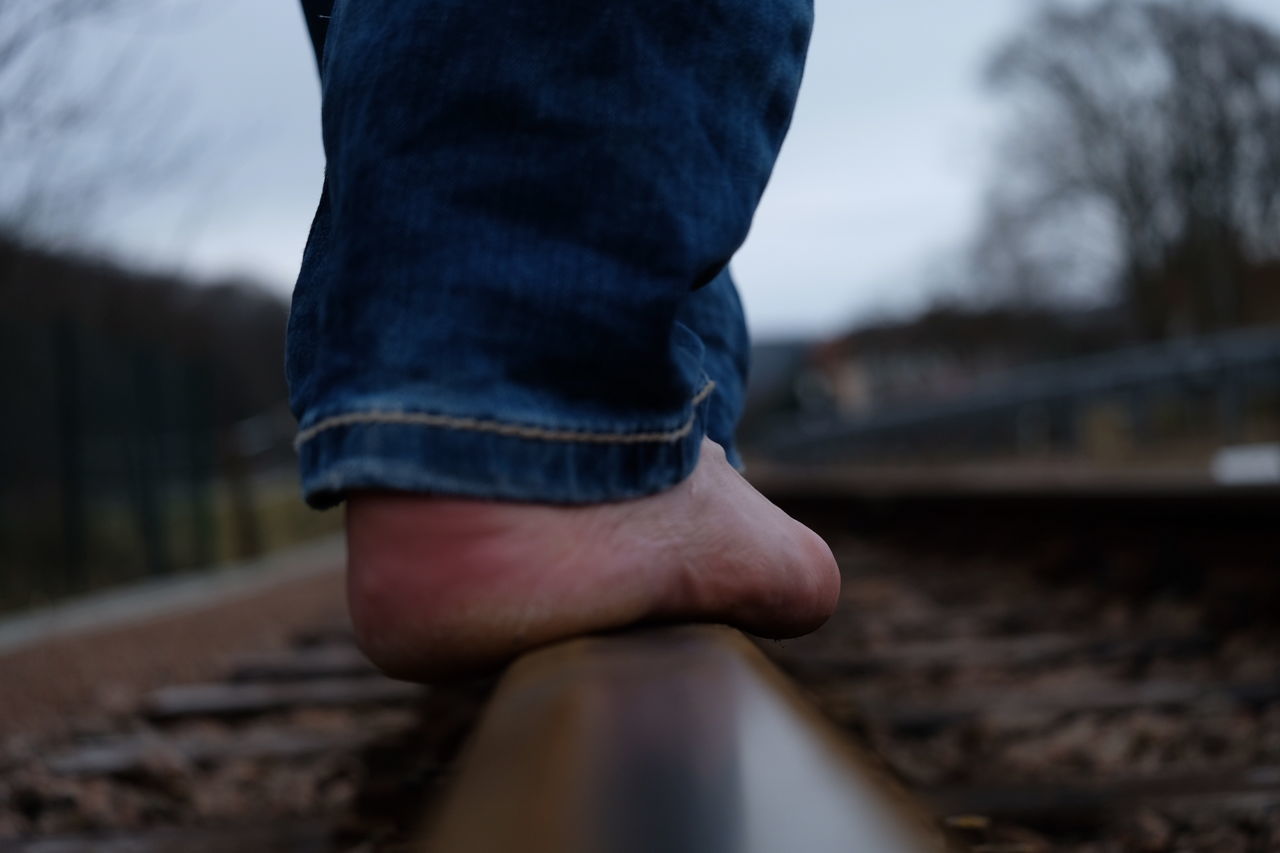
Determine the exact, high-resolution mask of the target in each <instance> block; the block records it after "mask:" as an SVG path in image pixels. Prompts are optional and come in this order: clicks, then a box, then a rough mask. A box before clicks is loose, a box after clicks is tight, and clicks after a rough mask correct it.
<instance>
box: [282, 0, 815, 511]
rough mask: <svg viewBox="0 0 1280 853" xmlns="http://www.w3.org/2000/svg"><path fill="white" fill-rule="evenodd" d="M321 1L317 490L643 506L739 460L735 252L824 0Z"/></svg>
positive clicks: (312, 281)
mask: <svg viewBox="0 0 1280 853" xmlns="http://www.w3.org/2000/svg"><path fill="white" fill-rule="evenodd" d="M327 5H328V4H327V3H325V2H324V0H304V7H305V8H306V11H307V13H308V23H309V24H310V25H311V31H312V35H313V38H314V39H315V45H316V50H317V56H318V58H319V60H320V76H321V84H322V91H323V111H322V128H323V135H324V145H325V153H326V157H327V170H326V179H325V187H324V190H323V193H322V198H321V201H320V206H319V210H318V211H317V213H316V217H315V221H314V223H313V225H312V229H311V233H310V237H309V239H308V243H307V247H306V250H305V253H304V256H303V260H302V269H301V273H300V275H299V278H298V283H297V287H296V289H295V292H294V297H293V306H292V312H291V316H290V320H289V338H288V355H287V371H288V378H289V385H290V399H291V404H292V407H293V410H294V414H295V415H296V416H297V417H298V420H299V433H298V440H297V446H298V451H299V454H300V463H301V470H302V482H303V490H304V493H305V495H306V498H307V500H308V501H309V502H310V503H312V504H313V505H315V506H328V505H332V504H334V503H337V502H338V501H340V500H341V499H342V497H343V496H344V494H345V493H347V492H348V491H350V490H353V489H394V490H404V491H412V492H423V493H434V494H442V495H455V496H471V497H476V498H484V499H498V500H516V501H538V502H552V503H567V504H573V503H596V502H602V501H611V500H619V499H625V498H632V497H638V496H642V495H647V494H652V493H654V492H658V491H661V490H663V489H666V488H668V487H670V486H672V485H674V484H675V483H677V482H679V481H680V480H681V479H683V478H684V477H686V476H687V475H688V474H689V473H690V472H691V471H692V469H693V466H694V465H695V464H696V463H697V459H698V454H699V448H700V446H701V441H702V438H703V436H704V435H706V436H709V437H710V438H712V439H713V440H715V441H716V442H718V443H719V444H721V445H723V446H724V447H725V448H726V451H727V452H728V453H729V454H730V460H731V461H733V462H735V463H737V462H738V459H737V452H736V450H735V449H734V445H733V430H734V425H735V423H736V421H737V419H738V416H739V414H740V412H741V408H742V400H743V392H744V388H745V382H746V371H747V354H748V353H747V349H748V338H747V332H746V327H745V323H744V320H743V314H742V307H741V304H740V303H739V300H738V296H737V293H736V291H735V288H734V285H733V282H732V281H731V279H730V277H729V273H728V263H729V259H730V258H731V257H732V255H733V254H734V252H735V251H736V250H737V249H738V247H739V246H740V245H741V244H742V241H743V240H744V239H745V238H746V235H747V230H748V227H749V226H750V223H751V218H752V216H753V214H754V212H755V208H756V205H757V203H758V202H759V199H760V195H761V193H762V192H763V191H764V187H765V184H766V182H767V180H768V178H769V174H770V172H771V170H772V168H773V164H774V160H775V158H776V157H777V154H778V149H779V146H780V145H781V144H782V139H783V136H784V135H785V133H786V130H787V127H788V125H789V123H790V121H791V113H792V108H793V106H794V102H795V96H796V91H797V89H798V87H799V83H800V77H801V72H802V69H803V65H804V56H805V52H806V49H807V45H808V39H809V32H810V28H811V24H812V3H811V0H589V2H588V0H518V2H511V0H337V2H336V3H333V4H332V9H331V10H330V9H328V8H326V7H327ZM330 15H331V17H329V16H330ZM326 24H327V27H326ZM326 29H327V32H326Z"/></svg>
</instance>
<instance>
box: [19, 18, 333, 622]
mask: <svg viewBox="0 0 1280 853" xmlns="http://www.w3.org/2000/svg"><path fill="white" fill-rule="evenodd" d="M198 10H199V6H198V4H194V3H191V2H189V0H3V2H0V159H2V160H3V162H4V163H5V168H4V169H3V170H0V299H2V300H3V303H2V304H3V305H4V311H3V312H0V365H3V366H2V367H0V400H2V401H3V403H2V404H0V405H2V409H0V410H2V411H3V415H4V416H3V418H0V611H3V610H7V609H13V608H17V607H22V606H25V605H30V604H36V603H39V602H41V601H46V600H50V599H54V598H58V597H62V596H65V595H70V594H75V593H79V592H84V591H87V590H90V589H94V588H96V587H101V586H106V585H110V584H115V583H119V582H121V581H126V580H129V579H132V578H139V577H143V576H153V575H162V574H165V573H168V572H172V571H176V570H180V569H184V568H188V567H196V566H205V565H210V564H214V563H217V562H220V561H223V560H228V559H237V558H244V557H249V556H252V555H255V554H258V553H260V552H262V551H264V550H266V549H269V548H271V547H273V546H278V545H281V544H284V543H287V542H291V541H295V540H298V539H302V538H306V537H310V536H314V535H316V533H317V532H318V531H320V530H322V529H327V528H328V527H330V526H331V525H332V523H333V522H332V520H331V519H328V518H324V517H321V516H317V515H316V514H314V513H309V512H308V511H307V510H306V509H305V507H303V505H302V503H301V500H300V499H299V497H298V492H297V486H296V482H295V480H294V476H293V466H294V457H293V453H292V450H291V448H290V441H291V438H292V433H293V421H292V418H291V416H290V415H289V413H288V410H287V407H286V401H285V387H284V380H283V337H284V326H285V319H286V313H287V308H286V306H285V304H284V300H283V299H282V298H281V297H280V296H278V295H276V294H272V293H269V292H267V291H265V290H263V289H262V288H261V287H258V286H256V285H255V284H253V283H251V282H247V281H223V282H213V283H209V282H202V283H196V282H192V281H188V280H185V279H184V278H182V277H181V276H178V275H163V274H152V273H142V272H138V271H136V270H134V269H131V268H129V267H128V266H127V265H122V262H121V263H117V262H111V261H108V260H105V259H104V258H105V257H106V255H104V254H103V252H102V251H101V250H95V249H93V248H90V247H92V246H95V245H97V246H104V245H109V244H110V240H107V239H104V238H103V236H102V234H103V232H102V230H101V229H97V230H96V231H95V227H96V226H99V225H101V224H103V223H110V222H111V221H112V220H113V218H114V217H115V216H116V214H117V213H125V214H126V215H127V214H128V212H130V211H132V210H133V209H134V208H136V207H138V206H140V205H145V204H146V203H147V201H148V199H150V198H152V197H153V196H154V195H155V194H156V193H162V192H172V191H173V188H174V187H181V186H184V185H185V184H184V183H183V181H184V179H186V178H187V177H188V176H189V175H190V174H192V173H194V172H198V171H199V168H200V167H201V162H200V158H201V157H202V156H204V154H205V153H206V151H207V150H208V149H207V142H206V140H207V135H192V134H191V133H189V132H188V131H187V130H184V128H187V127H188V119H190V118H192V117H193V116H197V115H198V112H199V109H200V105H199V104H198V103H188V101H187V99H186V98H185V96H184V93H182V92H179V91H175V90H173V89H172V88H171V87H170V86H169V84H168V81H167V78H166V77H164V76H157V75H156V73H155V69H154V67H151V68H149V67H148V66H147V64H146V62H145V53H146V51H145V45H146V38H147V37H148V36H149V35H151V34H162V33H163V31H164V29H165V27H168V26H192V25H198V17H196V16H197V15H198ZM199 204H200V199H199V198H198V197H194V193H193V198H192V199H191V205H192V209H193V210H195V211H198V210H199ZM179 216H181V213H180V212H179Z"/></svg>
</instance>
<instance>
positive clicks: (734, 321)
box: [679, 269, 751, 468]
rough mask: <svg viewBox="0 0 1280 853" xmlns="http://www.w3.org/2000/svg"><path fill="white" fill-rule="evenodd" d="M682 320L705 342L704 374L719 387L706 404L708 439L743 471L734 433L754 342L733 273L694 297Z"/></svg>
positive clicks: (683, 308)
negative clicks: (748, 329)
mask: <svg viewBox="0 0 1280 853" xmlns="http://www.w3.org/2000/svg"><path fill="white" fill-rule="evenodd" d="M679 317H680V320H679V321H680V322H681V323H683V324H684V325H686V326H688V327H689V329H690V330H691V331H692V332H693V333H694V334H696V335H697V336H698V338H699V340H701V341H702V346H703V357H702V365H703V369H705V370H706V372H707V375H708V376H710V377H711V379H712V381H713V382H715V383H716V391H715V393H714V394H712V395H711V398H710V399H708V400H707V415H706V421H705V424H706V434H707V437H708V438H710V439H711V440H712V441H714V442H716V443H717V444H719V445H720V446H721V447H723V448H724V451H725V453H726V454H727V455H728V457H729V462H730V463H732V464H733V466H734V467H736V468H741V467H742V457H741V456H740V455H739V454H738V449H737V445H736V443H735V441H734V433H735V432H736V431H737V428H738V419H739V418H740V417H742V407H743V404H744V402H745V398H746V391H747V370H748V367H749V363H750V356H751V339H750V338H749V337H748V335H747V320H746V317H745V316H744V315H743V313H742V302H741V300H740V299H739V298H738V289H737V287H735V286H734V283H733V279H732V278H731V277H730V275H729V271H728V270H727V269H726V270H724V271H723V272H721V273H720V275H718V276H716V278H715V279H714V280H713V281H712V282H711V283H710V284H708V285H707V286H706V287H702V288H699V289H698V290H695V291H694V292H693V293H691V294H690V295H689V298H688V299H686V300H685V301H684V305H683V306H681V308H680V315H679Z"/></svg>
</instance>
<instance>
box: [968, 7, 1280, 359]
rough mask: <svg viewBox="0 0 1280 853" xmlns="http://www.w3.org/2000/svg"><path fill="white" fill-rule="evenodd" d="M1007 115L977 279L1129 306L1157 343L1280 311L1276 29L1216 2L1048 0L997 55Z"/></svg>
mask: <svg viewBox="0 0 1280 853" xmlns="http://www.w3.org/2000/svg"><path fill="white" fill-rule="evenodd" d="M986 81H987V83H988V85H989V86H990V88H991V90H992V92H993V94H995V95H997V96H999V97H1001V98H1003V99H1005V101H1006V103H1008V104H1009V106H1010V108H1011V111H1010V115H1009V122H1008V127H1007V130H1006V132H1005V135H1004V139H1003V143H1002V146H1001V148H1000V149H999V151H998V159H997V162H996V168H995V170H994V172H993V174H992V175H991V178H990V190H989V193H988V198H987V206H986V213H985V219H984V222H983V224H982V225H981V227H980V229H979V231H978V233H977V234H976V236H975V238H974V240H973V244H972V247H971V250H970V252H971V254H970V268H969V273H968V274H969V276H970V278H971V285H972V290H973V292H975V293H976V294H978V295H987V296H989V297H994V298H997V299H1002V300H1004V301H1007V302H1013V303H1020V304H1024V305H1046V304H1053V303H1055V302H1056V303H1064V302H1067V303H1069V302H1071V301H1073V300H1079V299H1080V298H1081V297H1085V298H1091V299H1092V300H1094V301H1095V302H1096V301H1099V300H1102V301H1106V302H1109V303H1111V304H1113V305H1115V306H1117V307H1118V308H1120V309H1121V310H1122V311H1123V313H1124V315H1125V320H1126V321H1127V324H1128V333H1129V335H1130V337H1131V338H1133V339H1135V340H1142V341H1153V340H1160V339H1167V338H1172V337H1178V336H1185V335H1203V334H1210V333H1214V332H1220V331H1224V330H1228V329H1233V328H1238V327H1240V326H1246V325H1257V324H1259V323H1276V322H1280V34H1277V32H1276V31H1275V30H1274V29H1272V28H1271V27H1269V26H1268V25H1267V24H1265V23H1264V22H1262V21H1258V20H1254V19H1252V18H1251V17H1250V16H1248V15H1246V14H1244V13H1241V12H1239V11H1236V10H1234V9H1233V8H1232V7H1231V6H1229V5H1227V4H1224V3H1220V2H1213V0H1101V2H1093V3H1090V4H1087V5H1084V6H1081V5H1080V4H1071V5H1065V4H1049V5H1047V6H1045V7H1043V8H1042V9H1041V11H1040V12H1038V13H1037V14H1036V15H1035V16H1033V17H1032V18H1031V19H1030V21H1029V22H1028V23H1027V25H1026V26H1025V27H1024V28H1023V29H1022V30H1021V31H1020V32H1019V33H1017V34H1016V35H1015V36H1014V37H1012V38H1011V39H1009V40H1008V41H1007V43H1005V44H1003V45H1001V46H1000V47H999V48H998V49H997V50H996V51H995V52H994V54H993V56H992V59H991V61H990V63H989V65H988V67H987V69H986Z"/></svg>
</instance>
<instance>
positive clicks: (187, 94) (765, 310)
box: [103, 0, 1280, 337]
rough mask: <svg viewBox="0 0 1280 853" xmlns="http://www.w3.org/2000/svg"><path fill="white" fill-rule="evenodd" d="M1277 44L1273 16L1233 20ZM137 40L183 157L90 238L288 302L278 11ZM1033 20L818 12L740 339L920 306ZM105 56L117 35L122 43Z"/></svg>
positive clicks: (215, 10) (227, 1)
mask: <svg viewBox="0 0 1280 853" xmlns="http://www.w3.org/2000/svg"><path fill="white" fill-rule="evenodd" d="M1235 5H1236V6H1239V7H1242V8H1247V9H1249V10H1251V11H1253V12H1255V13H1256V14H1258V15H1259V16H1261V17H1263V18H1266V19H1268V20H1271V21H1273V22H1275V23H1276V24H1277V25H1280V3H1277V2H1276V0H1237V2H1236V3H1235ZM199 6H200V7H201V8H200V9H199V10H198V11H197V12H196V13H194V14H193V15H191V16H189V17H187V18H182V19H176V20H174V21H169V22H167V23H166V24H165V25H163V26H162V27H160V28H159V30H160V31H158V32H156V31H148V32H146V33H145V34H144V37H143V39H142V40H141V44H140V48H139V49H140V50H142V51H143V52H144V53H145V56H146V62H147V63H148V68H149V69H150V72H149V73H150V74H152V75H158V76H155V77H154V79H156V80H159V81H161V82H162V83H163V84H164V85H166V86H169V87H172V89H173V90H175V91H176V92H179V93H180V101H181V104H182V109H183V110H185V111H189V113H190V114H189V115H186V116H182V117H181V118H182V121H183V123H184V125H185V126H187V127H190V128H195V129H196V132H197V134H198V138H199V139H201V140H203V143H204V144H203V145H202V146H201V149H202V150H201V153H200V156H199V157H198V159H197V160H196V161H195V163H194V165H193V167H192V168H191V169H190V174H189V175H187V176H185V177H184V178H183V179H182V180H181V181H180V182H177V183H176V184H175V186H174V191H173V192H172V193H170V194H169V195H167V196H160V197H156V198H151V199H149V200H147V201H146V202H145V203H144V202H140V201H136V200H134V201H130V202H129V203H126V204H119V205H117V207H116V208H115V209H112V210H111V211H110V212H109V215H108V216H107V217H106V221H107V223H108V224H106V225H104V227H103V236H104V238H105V239H106V240H107V241H108V242H109V243H110V244H111V245H113V246H114V247H116V248H118V249H119V250H120V251H123V252H127V253H129V254H132V255H134V256H135V257H140V258H145V259H147V260H148V261H149V262H151V263H154V264H158V265H160V266H166V267H177V268H179V269H181V270H183V271H187V272H191V273H195V274H197V275H200V276H203V277H212V276H216V275H221V274H226V273H245V274H248V275H250V276H253V277H255V278H259V279H261V280H263V281H265V282H266V283H268V284H270V285H271V286H274V287H278V288H280V289H281V290H283V291H287V290H288V288H289V287H291V285H292V279H293V275H294V273H295V272H296V269H297V264H298V259H299V256H300V254H301V251H302V244H303V241H304V240H305V237H306V231H307V226H308V225H309V223H310V218H311V214H312V212H313V210H314V206H315V202H316V198H317V196H318V193H319V187H320V180H321V174H322V170H323V156H322V152H321V148H320V139H319V95H318V89H317V84H316V81H315V72H314V68H313V62H312V59H311V55H310V47H309V45H308V43H307V39H306V31H305V27H304V26H303V23H302V19H301V14H300V12H299V11H298V9H297V4H296V2H294V0H220V2H219V3H217V4H199ZM1034 6H1035V3H1034V2H1032V0H966V2H939V0H818V4H817V16H818V23H817V29H816V31H815V34H814V40H813V47H812V50H811V53H810V57H809V65H808V69H807V72H806V76H805V82H804V86H803V88H802V91H801V95H800V102H799V105H798V108H797V111H796V117H795V122H794V124H793V126H792V131H791V135H790V137H789V138H788V140H787V143H786V145H785V147H784V149H783V153H782V157H781V159H780V161H779V163H778V167H777V170H776V172H775V173H774V177H773V181H772V183H771V184H770V186H769V189H768V191H767V193H766V195H765V198H764V201H763V203H762V205H761V207H760V210H759V212H758V214H757V216H756V220H755V225H754V227H753V229H752V232H751V236H750V238H749V239H748V241H747V244H746V246H744V247H743V249H742V251H741V252H740V253H739V255H738V257H737V258H736V260H735V262H734V264H733V270H734V273H735V274H736V276H737V279H738V282H739V285H740V287H741V289H742V292H743V297H744V300H745V302H746V305H747V312H748V315H749V318H750V321H751V325H752V328H753V330H754V331H755V333H756V334H757V335H758V336H762V337H776V336H780V335H790V334H795V333H808V334H824V333H830V332H834V331H836V330H838V329H840V328H842V327H845V326H847V325H849V324H850V323H852V322H855V321H857V320H859V319H865V318H867V317H868V316H872V315H878V314H881V313H884V312H898V311H904V310H908V309H910V308H912V307H914V306H917V305H919V304H921V303H922V301H923V300H924V299H925V298H926V294H925V292H924V282H926V281H927V280H928V278H929V277H928V276H927V275H925V271H926V270H928V269H930V268H936V267H937V266H938V265H940V264H945V263H946V259H947V257H948V256H949V254H950V253H953V252H954V251H955V250H956V248H957V247H958V246H959V245H960V244H961V243H962V242H963V240H964V237H965V235H966V234H967V233H968V231H969V229H970V228H972V227H973V220H974V217H975V215H976V211H977V209H978V205H979V201H980V198H981V194H982V188H983V186H984V183H985V179H986V175H987V174H988V171H989V169H990V168H991V164H990V163H989V159H990V152H991V150H992V143H993V141H994V140H995V138H996V137H997V135H998V131H999V128H1000V120H1001V116H1002V113H1001V110H1000V105H999V104H998V103H993V102H992V101H991V100H990V99H989V98H988V97H987V96H986V94H985V93H984V92H983V91H982V89H981V86H980V80H979V78H980V73H981V69H982V64H983V60H984V57H985V56H986V55H987V54H988V53H989V51H990V50H991V48H992V47H993V45H995V44H998V43H999V42H1000V40H1001V39H1002V38H1004V37H1006V36H1007V35H1009V34H1010V33H1011V32H1013V31H1014V30H1015V29H1016V27H1017V25H1018V23H1019V22H1020V21H1021V20H1022V19H1023V17H1024V16H1025V14H1026V13H1027V12H1029V11H1030V10H1031V9H1032V8H1033V7H1034ZM121 37H124V34H123V33H122V34H121Z"/></svg>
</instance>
